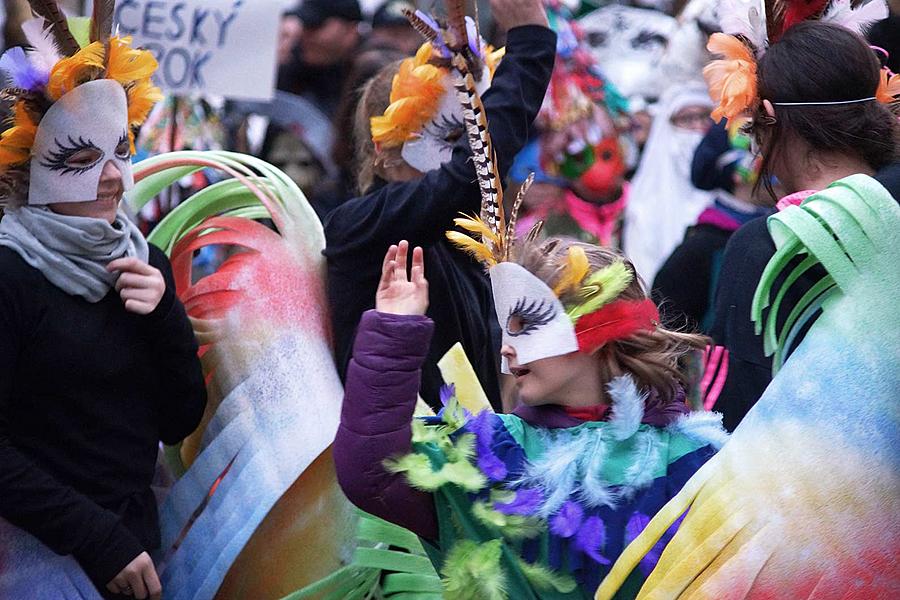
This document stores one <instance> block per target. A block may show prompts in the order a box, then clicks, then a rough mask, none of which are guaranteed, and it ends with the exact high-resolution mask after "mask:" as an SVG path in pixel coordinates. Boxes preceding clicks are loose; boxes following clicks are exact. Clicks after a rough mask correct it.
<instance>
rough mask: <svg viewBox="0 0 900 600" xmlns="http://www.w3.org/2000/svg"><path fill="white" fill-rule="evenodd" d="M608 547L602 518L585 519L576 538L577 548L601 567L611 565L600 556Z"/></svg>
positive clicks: (606, 559)
mask: <svg viewBox="0 0 900 600" xmlns="http://www.w3.org/2000/svg"><path fill="white" fill-rule="evenodd" d="M605 545H606V525H605V524H604V523H603V519H601V518H600V517H588V518H587V519H585V521H584V524H583V525H582V526H581V529H579V530H578V535H576V536H575V547H576V548H578V549H579V550H581V551H582V552H584V553H585V554H587V555H588V556H590V557H591V558H592V559H594V562H597V563H600V564H601V565H608V564H610V560H609V559H608V558H606V557H605V556H603V555H602V554H600V551H601V550H602V549H603V546H605Z"/></svg>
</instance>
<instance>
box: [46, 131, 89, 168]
mask: <svg viewBox="0 0 900 600" xmlns="http://www.w3.org/2000/svg"><path fill="white" fill-rule="evenodd" d="M68 138H69V144H71V145H70V146H66V145H64V144H62V143H61V142H60V141H59V140H57V139H54V141H55V142H56V147H57V150H50V151H48V152H47V154H46V155H44V159H43V160H42V161H41V166H44V167H47V168H48V169H50V170H51V171H61V174H62V175H68V174H69V173H74V174H76V175H81V174H82V173H86V172H87V171H90V170H91V169H92V168H94V166H95V165H96V164H97V163H98V162H99V161H101V160H103V156H104V152H103V150H101V149H100V148H98V147H97V146H96V145H95V144H94V143H93V142H91V141H85V140H84V138H83V137H81V136H79V137H78V141H75V140H73V139H72V136H71V135H70V136H68ZM82 150H96V151H97V152H99V153H100V158H98V159H97V160H95V161H94V162H92V163H91V164H89V165H87V166H84V167H71V166H69V165H67V164H66V161H67V160H69V159H70V158H71V157H72V156H73V155H74V154H75V153H76V152H81V151H82Z"/></svg>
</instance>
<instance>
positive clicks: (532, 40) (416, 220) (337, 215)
mask: <svg viewBox="0 0 900 600" xmlns="http://www.w3.org/2000/svg"><path fill="white" fill-rule="evenodd" d="M460 6H461V3H448V10H449V9H455V10H451V11H450V13H451V14H450V15H449V19H448V21H449V24H450V27H449V29H444V28H441V27H438V26H437V24H436V23H435V22H434V21H433V20H431V18H430V17H429V16H428V15H425V14H424V13H421V12H417V13H416V14H415V15H412V21H413V23H414V24H415V25H416V27H417V29H419V30H420V31H423V33H425V35H426V36H428V37H430V38H431V39H432V41H431V43H429V44H426V45H424V46H423V47H422V48H421V49H420V50H419V52H418V53H417V54H416V56H415V57H411V58H408V59H406V60H404V61H401V63H400V64H394V65H390V66H388V67H387V68H386V69H384V70H382V71H381V72H380V73H379V74H378V75H377V76H376V77H375V78H374V79H373V80H372V81H370V83H369V84H368V85H367V86H366V88H365V90H364V91H363V94H362V97H361V99H360V103H359V108H358V112H357V127H356V134H355V135H356V138H357V146H358V152H357V154H358V156H357V158H358V161H359V168H358V169H357V175H358V177H357V179H358V182H359V184H360V186H359V187H360V193H361V194H362V195H361V196H360V197H358V198H354V199H352V200H349V201H347V202H345V203H343V204H341V205H340V206H339V207H338V208H336V209H335V210H334V211H333V212H332V213H331V214H330V215H329V216H328V217H327V218H326V219H325V235H326V238H327V242H328V244H327V248H326V249H325V256H326V257H327V259H328V293H329V299H330V302H331V307H332V319H333V323H334V333H335V346H336V357H337V363H338V367H339V370H340V371H341V373H342V374H343V372H344V370H345V369H346V365H347V363H348V362H349V360H350V354H351V350H352V344H353V337H354V334H355V331H356V327H357V324H358V323H359V318H360V316H361V315H362V313H363V312H364V311H365V310H367V309H370V308H372V306H373V303H372V299H373V296H374V293H375V289H376V287H377V285H378V279H379V276H380V273H381V256H380V253H378V252H372V248H386V247H387V246H388V245H390V244H391V243H393V242H395V241H396V240H398V239H408V240H410V241H411V242H412V243H413V244H416V245H420V246H422V247H423V249H424V252H425V262H426V263H427V264H428V267H429V271H430V272H431V273H432V278H431V284H432V289H433V292H434V295H433V296H432V300H433V301H432V304H431V308H430V310H429V315H430V316H431V317H433V318H434V322H435V327H436V329H435V335H434V339H433V341H432V345H431V349H430V351H429V358H428V360H427V361H426V363H425V365H424V367H423V372H422V379H421V393H422V397H423V398H424V399H425V400H426V401H427V402H429V403H430V404H431V405H433V406H438V405H439V400H438V398H439V394H440V385H441V377H440V372H439V371H438V367H437V361H438V360H439V359H440V358H441V356H443V355H444V354H445V353H446V352H447V350H449V349H450V347H451V346H452V345H453V344H455V343H457V342H460V343H462V345H463V347H464V348H465V351H466V353H467V354H468V355H469V356H470V357H471V360H472V363H473V366H474V367H475V369H476V372H477V373H478V378H479V380H480V381H481V385H482V386H484V388H485V390H486V392H487V395H488V397H489V398H490V399H491V401H492V402H494V403H495V404H496V405H499V399H500V392H499V386H498V383H497V372H498V369H499V366H498V364H497V358H496V357H497V352H496V350H497V348H498V345H499V335H498V332H496V331H492V330H491V327H490V325H489V318H488V317H489V315H490V313H491V295H490V288H489V285H488V282H487V280H486V278H485V277H484V274H483V273H482V272H481V269H480V267H479V265H478V264H477V263H475V262H474V261H472V260H471V259H469V258H468V257H467V256H465V255H464V254H462V253H460V252H459V251H457V250H455V249H454V248H453V247H452V246H450V244H449V243H448V242H447V241H446V240H444V239H443V232H444V231H445V230H446V229H447V228H448V227H450V225H451V222H452V220H453V218H454V217H455V216H457V215H458V214H459V213H460V212H462V211H471V210H474V209H475V208H476V207H477V206H478V202H479V195H478V183H477V179H478V177H479V176H478V175H477V174H476V170H475V168H474V166H473V162H472V155H473V151H472V150H471V149H470V148H469V145H468V144H467V143H466V141H467V140H465V139H460V138H464V137H465V128H464V126H463V116H462V108H461V103H460V100H459V96H458V91H457V89H455V85H456V84H457V83H458V82H459V79H458V75H457V73H456V72H455V71H456V70H457V69H456V65H451V57H452V56H460V57H463V56H464V57H466V64H467V65H468V66H467V67H466V68H467V69H468V71H469V72H470V73H471V75H472V80H473V89H472V91H473V93H474V91H475V90H476V89H477V90H478V92H479V93H480V92H482V91H484V90H486V89H487V88H488V87H490V90H489V91H487V92H485V95H484V111H483V114H482V115H481V117H482V121H481V123H482V124H483V125H484V130H485V132H486V133H489V134H490V136H491V138H492V140H493V143H494V148H495V149H496V156H497V161H496V166H497V171H498V174H499V176H500V177H501V178H505V177H506V173H507V172H508V170H509V168H510V165H511V164H512V159H513V157H514V156H515V155H516V153H517V152H518V151H519V150H520V149H521V148H522V147H523V146H524V145H525V143H526V142H527V140H528V136H529V132H530V127H531V124H532V122H533V121H534V119H535V117H536V115H537V113H538V111H539V110H540V106H541V101H542V100H543V98H544V93H545V92H546V90H547V84H548V82H549V79H550V73H551V71H552V69H553V61H554V55H555V47H556V46H555V42H556V36H555V35H554V34H553V32H552V31H551V30H550V29H548V28H547V18H546V16H545V14H544V10H543V7H542V5H541V2H540V0H527V1H524V0H492V2H491V9H492V14H493V16H494V18H495V19H496V20H497V23H498V24H499V26H500V27H501V28H503V29H506V30H508V36H507V40H506V54H505V56H504V58H503V61H502V62H501V63H500V65H499V66H497V67H496V71H494V73H493V78H491V71H492V66H493V64H494V63H493V59H494V58H495V55H494V54H492V53H491V52H489V51H488V49H487V48H486V46H484V45H482V44H481V42H480V39H479V38H478V36H477V31H476V30H475V25H474V21H471V20H466V19H465V16H464V15H462V14H461V13H460V12H459V7H460ZM461 41H462V42H463V44H460V42H461ZM454 48H455V49H454ZM485 118H486V121H485ZM488 122H489V123H490V125H489V126H488V125H487V124H486V123H488Z"/></svg>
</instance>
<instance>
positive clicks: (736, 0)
mask: <svg viewBox="0 0 900 600" xmlns="http://www.w3.org/2000/svg"><path fill="white" fill-rule="evenodd" d="M887 16H888V10H887V6H886V4H885V2H884V0H872V1H870V2H867V3H864V4H862V3H855V2H851V1H850V0H830V1H829V0H812V1H802V2H801V1H797V0H723V1H722V2H721V3H720V6H719V17H720V22H721V25H722V30H723V32H724V33H714V34H713V35H712V36H711V37H710V39H709V44H708V45H707V49H708V50H709V51H710V52H711V53H713V54H716V55H719V56H721V58H718V59H716V60H714V61H713V62H711V63H710V64H709V65H707V66H706V68H705V69H703V75H704V77H705V78H706V81H707V84H708V85H709V91H710V96H711V97H712V99H713V100H714V101H715V102H716V103H717V104H718V106H717V107H716V108H715V109H714V110H713V113H712V117H713V118H714V119H715V120H716V122H718V121H720V120H721V119H722V117H725V118H726V119H733V118H735V117H737V116H739V115H740V114H741V113H743V112H745V111H747V110H748V109H750V108H752V107H753V106H754V105H756V104H757V103H759V102H760V99H759V97H758V90H757V68H756V61H757V60H758V59H759V58H760V57H762V55H763V54H764V53H765V51H766V47H767V46H768V45H769V43H770V42H777V41H778V40H779V39H780V38H781V36H783V35H784V33H785V32H786V31H787V30H788V29H790V28H791V27H793V26H794V25H796V24H797V23H800V22H803V21H806V20H814V19H815V20H821V21H826V22H830V23H833V24H835V25H840V26H842V27H845V28H847V29H849V30H851V31H855V32H857V33H859V34H863V33H864V32H865V30H866V29H867V28H868V27H869V26H870V25H871V24H872V23H874V22H876V21H878V20H880V19H884V18H886V17H887ZM889 77H890V73H889V72H887V71H883V72H882V84H881V85H880V86H879V88H878V92H877V93H876V94H875V96H876V97H877V98H878V100H879V101H881V102H892V101H894V96H895V95H897V93H898V92H900V82H896V81H893V80H891V79H889ZM890 85H893V91H894V93H893V94H891V91H890V90H891V88H890Z"/></svg>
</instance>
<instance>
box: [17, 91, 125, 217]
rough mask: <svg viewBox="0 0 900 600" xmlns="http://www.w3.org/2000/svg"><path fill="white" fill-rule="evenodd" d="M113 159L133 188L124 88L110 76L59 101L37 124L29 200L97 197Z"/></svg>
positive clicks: (32, 202) (65, 200) (50, 201)
mask: <svg viewBox="0 0 900 600" xmlns="http://www.w3.org/2000/svg"><path fill="white" fill-rule="evenodd" d="M109 161H113V163H115V165H116V167H118V169H119V171H120V172H121V173H122V188H123V189H124V190H125V191H128V190H130V189H131V188H132V187H134V178H133V176H132V172H131V148H130V146H129V142H128V98H127V97H126V95H125V90H124V89H123V88H122V86H121V85H120V84H119V83H117V82H115V81H113V80H111V79H101V80H97V81H89V82H87V83H83V84H81V85H80V86H78V87H76V88H75V89H74V90H72V91H71V92H69V93H68V94H66V95H64V96H63V97H62V98H60V99H59V100H57V101H56V102H55V103H54V104H53V106H51V107H50V110H48V111H47V114H45V115H44V117H43V118H42V119H41V122H40V124H39V125H38V128H37V134H36V135H35V140H34V147H33V148H32V157H31V167H30V169H31V176H30V180H29V184H28V204H29V205H32V206H41V205H45V204H53V203H72V202H91V201H93V200H96V199H97V186H98V185H99V183H100V174H101V173H102V172H103V167H104V166H106V163H107V162H109Z"/></svg>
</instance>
